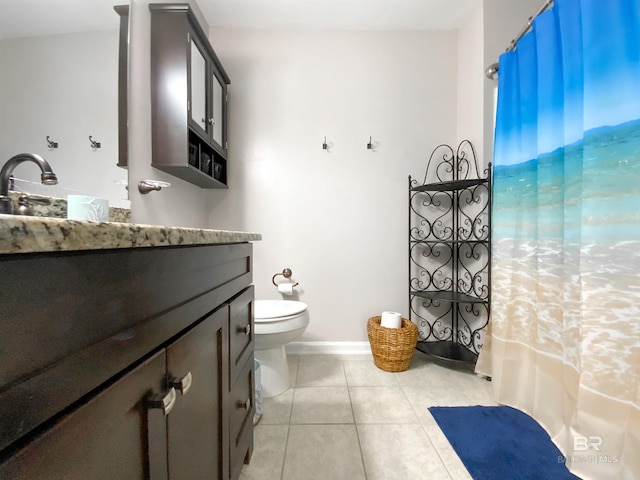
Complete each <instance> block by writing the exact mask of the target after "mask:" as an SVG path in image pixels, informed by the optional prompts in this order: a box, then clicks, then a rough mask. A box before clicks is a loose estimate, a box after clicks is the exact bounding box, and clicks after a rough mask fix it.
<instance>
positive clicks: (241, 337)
mask: <svg viewBox="0 0 640 480" xmlns="http://www.w3.org/2000/svg"><path fill="white" fill-rule="evenodd" d="M253 327H254V324H253V286H251V287H249V288H247V289H246V290H245V291H244V292H242V293H241V294H240V295H238V296H237V297H235V298H233V299H232V300H231V301H230V302H229V330H230V331H229V352H230V353H229V368H230V374H229V388H231V385H233V384H234V383H235V382H236V379H237V378H238V375H239V374H240V371H241V370H242V368H243V367H244V365H245V363H246V362H247V359H248V358H249V356H250V355H251V356H252V355H253V346H254V332H253Z"/></svg>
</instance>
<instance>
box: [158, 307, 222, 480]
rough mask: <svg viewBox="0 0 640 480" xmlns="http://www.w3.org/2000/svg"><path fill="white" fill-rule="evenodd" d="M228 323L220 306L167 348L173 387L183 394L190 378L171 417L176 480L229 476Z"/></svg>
mask: <svg viewBox="0 0 640 480" xmlns="http://www.w3.org/2000/svg"><path fill="white" fill-rule="evenodd" d="M227 322H228V310H227V309H226V308H221V309H219V310H217V311H215V312H214V313H213V314H211V315H210V316H209V317H208V318H206V319H205V320H203V321H202V322H201V323H199V324H198V325H197V326H196V327H194V328H193V329H191V330H190V331H188V332H187V333H186V334H184V335H183V336H182V337H180V338H179V339H178V340H177V341H176V342H175V343H173V344H172V345H170V346H169V347H168V348H167V378H168V382H169V384H174V386H175V388H176V390H179V389H180V388H182V387H185V386H186V385H185V382H184V381H183V382H182V387H181V385H180V383H181V382H180V380H183V379H185V377H188V376H189V374H190V377H191V385H190V387H189V389H188V390H187V391H186V392H184V393H182V394H181V393H180V392H179V391H178V399H177V400H176V404H175V407H174V409H173V410H172V411H171V413H170V414H169V415H168V416H167V430H168V458H169V478H170V479H171V480H198V479H203V480H204V479H207V480H212V479H223V478H224V479H226V478H228V472H225V471H223V470H224V469H223V463H224V462H223V461H222V459H223V458H224V457H223V455H226V452H227V451H228V447H226V448H225V447H224V446H223V443H222V438H223V434H222V430H223V428H224V426H223V421H222V411H223V405H224V403H225V395H224V391H225V390H226V382H227V378H226V374H225V368H224V367H226V362H225V361H224V359H226V357H227V355H228V350H227V348H226V344H225V341H224V340H225V339H226V334H227V333H226V332H227V328H228V327H227ZM174 382H175V383H174ZM186 383H188V380H187V381H186ZM183 389H184V388H183Z"/></svg>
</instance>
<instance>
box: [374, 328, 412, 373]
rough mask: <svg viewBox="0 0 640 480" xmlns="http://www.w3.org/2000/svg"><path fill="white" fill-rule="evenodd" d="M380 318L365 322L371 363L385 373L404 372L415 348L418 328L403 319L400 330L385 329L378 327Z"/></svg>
mask: <svg viewBox="0 0 640 480" xmlns="http://www.w3.org/2000/svg"><path fill="white" fill-rule="evenodd" d="M381 318H382V317H380V316H378V317H371V318H370V319H369V321H368V322H367V334H368V335H369V343H370V344H371V353H373V363H375V365H376V367H378V368H379V369H381V370H384V371H386V372H404V371H405V370H407V369H408V368H409V363H411V357H413V351H414V349H415V348H416V342H417V341H418V327H416V325H415V324H414V323H413V322H411V321H410V320H407V319H406V318H403V319H402V328H385V327H381V326H380V320H381Z"/></svg>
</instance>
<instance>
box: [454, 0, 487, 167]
mask: <svg viewBox="0 0 640 480" xmlns="http://www.w3.org/2000/svg"><path fill="white" fill-rule="evenodd" d="M483 21H484V18H483V9H482V3H479V4H478V5H477V7H476V9H475V11H474V12H473V14H472V16H471V17H470V18H469V19H468V20H467V22H466V23H465V24H464V25H463V26H462V27H461V28H460V29H459V30H458V75H457V82H458V109H457V112H456V113H457V129H458V130H457V131H458V142H460V141H462V140H470V141H471V143H472V144H473V146H474V148H475V150H476V154H477V159H478V164H479V166H480V168H481V169H482V166H484V165H485V163H484V161H485V159H484V158H483V153H484V152H483V145H484V129H485V125H484V122H483V116H484V88H483V87H484V81H485V78H484V69H485V67H484V48H483V43H482V36H483V31H484V26H483ZM486 161H487V162H488V161H490V160H486Z"/></svg>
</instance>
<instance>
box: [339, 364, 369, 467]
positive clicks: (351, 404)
mask: <svg viewBox="0 0 640 480" xmlns="http://www.w3.org/2000/svg"><path fill="white" fill-rule="evenodd" d="M340 363H341V364H342V373H344V378H345V381H346V383H347V395H348V396H349V406H350V407H351V415H352V416H353V426H354V428H355V429H356V439H357V440H358V449H359V450H360V461H361V462H362V472H363V473H364V480H367V479H368V478H369V475H367V463H366V462H365V461H364V452H363V451H362V442H361V441H360V429H359V428H358V423H357V422H356V412H355V411H354V409H353V401H352V400H351V387H350V386H349V379H348V377H347V372H346V370H345V368H344V360H342V361H341V362H340Z"/></svg>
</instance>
